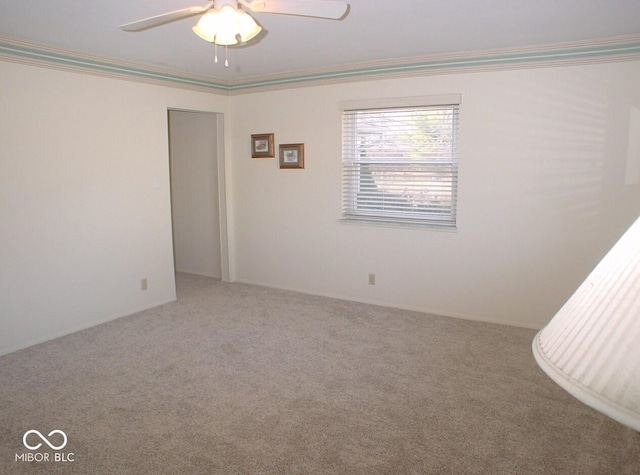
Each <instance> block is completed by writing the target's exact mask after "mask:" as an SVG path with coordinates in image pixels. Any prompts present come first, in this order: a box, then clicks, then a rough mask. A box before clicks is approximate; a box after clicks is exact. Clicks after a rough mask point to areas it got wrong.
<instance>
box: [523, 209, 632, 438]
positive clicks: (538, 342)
mask: <svg viewBox="0 0 640 475" xmlns="http://www.w3.org/2000/svg"><path fill="white" fill-rule="evenodd" d="M533 354H534V356H535V358H536V361H537V362H538V364H539V365H540V367H541V368H542V369H543V370H544V371H545V373H547V375H549V376H550V377H551V379H553V380H554V381H555V382H556V383H558V384H559V385H560V386H561V387H562V388H563V389H565V390H566V391H568V392H569V393H571V394H572V395H573V396H575V397H576V398H577V399H579V400H580V401H582V402H583V403H585V404H587V405H589V406H591V407H593V408H594V409H596V410H598V411H600V412H602V413H604V414H606V415H607V416H609V417H611V418H612V419H615V420H616V421H618V422H620V423H622V424H625V425H627V426H628V427H631V428H632V429H635V430H637V431H639V432H640V218H639V219H638V220H637V221H636V222H635V223H634V224H633V225H632V226H631V227H630V228H629V230H628V231H627V232H626V233H625V234H624V235H623V236H622V238H620V240H619V241H618V242H617V243H616V245H615V246H614V247H613V248H612V249H611V250H610V251H609V252H608V253H607V255H606V256H605V257H604V259H602V261H600V263H599V264H598V265H597V266H596V268H595V269H594V270H593V272H591V274H590V275H589V277H587V279H586V280H585V281H584V282H583V283H582V284H581V285H580V287H578V290H577V291H576V292H575V293H574V294H573V295H572V296H571V298H570V299H569V300H568V301H567V303H565V304H564V306H563V307H562V308H561V309H560V311H559V312H558V313H557V314H556V315H555V316H554V317H553V319H552V320H551V321H550V322H549V324H548V325H547V326H546V327H544V328H543V329H542V330H540V332H539V333H538V334H537V335H536V337H535V339H534V340H533Z"/></svg>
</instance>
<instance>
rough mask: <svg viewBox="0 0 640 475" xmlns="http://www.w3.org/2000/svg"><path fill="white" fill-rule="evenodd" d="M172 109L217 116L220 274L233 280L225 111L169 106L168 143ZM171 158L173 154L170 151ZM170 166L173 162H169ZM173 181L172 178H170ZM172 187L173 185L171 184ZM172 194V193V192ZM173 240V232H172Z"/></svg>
mask: <svg viewBox="0 0 640 475" xmlns="http://www.w3.org/2000/svg"><path fill="white" fill-rule="evenodd" d="M172 111H176V112H190V113H195V114H213V115H215V116H216V150H215V151H214V153H215V157H216V168H217V172H218V217H219V221H220V222H219V229H220V274H221V280H222V281H223V282H231V270H230V267H229V238H228V218H227V187H226V168H225V146H224V113H222V112H216V111H207V110H194V109H183V108H178V107H168V108H167V143H168V141H169V140H170V137H171V135H170V134H171V124H170V121H169V114H170V113H171V112H172ZM169 160H171V156H170V153H169ZM168 165H169V168H171V164H170V163H169V164H168ZM169 182H170V183H171V180H169ZM169 186H170V187H171V185H169ZM170 195H171V196H172V193H171V192H170ZM171 227H172V228H173V214H172V216H171ZM171 240H172V241H173V232H172V233H171ZM172 248H173V243H172ZM173 267H174V271H175V254H174V266H173Z"/></svg>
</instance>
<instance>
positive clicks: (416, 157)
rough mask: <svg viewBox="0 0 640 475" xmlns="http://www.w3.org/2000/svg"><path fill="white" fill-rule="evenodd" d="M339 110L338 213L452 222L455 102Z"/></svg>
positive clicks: (449, 224) (401, 220)
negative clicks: (340, 141)
mask: <svg viewBox="0 0 640 475" xmlns="http://www.w3.org/2000/svg"><path fill="white" fill-rule="evenodd" d="M342 114H343V115H342V118H343V122H342V130H343V155H342V156H343V161H342V164H343V166H342V218H343V219H344V220H348V221H372V222H384V223H392V224H406V225H429V226H445V227H455V225H456V195H457V193H456V192H457V182H458V116H459V104H458V103H455V104H439V105H427V106H403V107H381V108H371V109H345V110H343V113H342Z"/></svg>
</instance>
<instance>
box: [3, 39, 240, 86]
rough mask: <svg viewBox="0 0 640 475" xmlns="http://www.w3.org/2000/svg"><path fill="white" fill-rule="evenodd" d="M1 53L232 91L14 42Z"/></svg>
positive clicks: (212, 82)
mask: <svg viewBox="0 0 640 475" xmlns="http://www.w3.org/2000/svg"><path fill="white" fill-rule="evenodd" d="M0 54H6V55H9V56H14V57H18V58H23V59H27V60H32V61H36V62H44V63H51V64H54V65H59V66H65V67H70V68H75V69H87V70H90V71H95V72H100V73H109V74H118V75H124V76H129V77H133V78H138V79H145V80H153V81H162V82H169V83H173V84H179V85H182V86H191V87H197V88H205V89H215V90H218V91H223V92H228V91H229V86H228V84H226V83H221V82H218V81H215V80H209V79H201V78H195V77H190V76H186V75H181V74H177V73H170V72H164V71H156V70H153V69H145V68H143V67H137V66H129V65H125V64H118V63H115V62H108V61H105V60H98V59H93V58H87V57H82V56H79V55H78V56H76V55H73V54H72V53H61V52H57V51H49V50H46V49H39V48H36V47H33V46H23V45H17V44H13V43H7V42H0Z"/></svg>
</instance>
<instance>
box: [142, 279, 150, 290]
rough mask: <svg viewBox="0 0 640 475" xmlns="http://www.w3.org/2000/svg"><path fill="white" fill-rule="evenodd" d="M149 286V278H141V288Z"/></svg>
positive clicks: (144, 288)
mask: <svg viewBox="0 0 640 475" xmlns="http://www.w3.org/2000/svg"><path fill="white" fill-rule="evenodd" d="M148 288H149V286H148V284H147V279H141V280H140V290H147V289H148Z"/></svg>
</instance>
